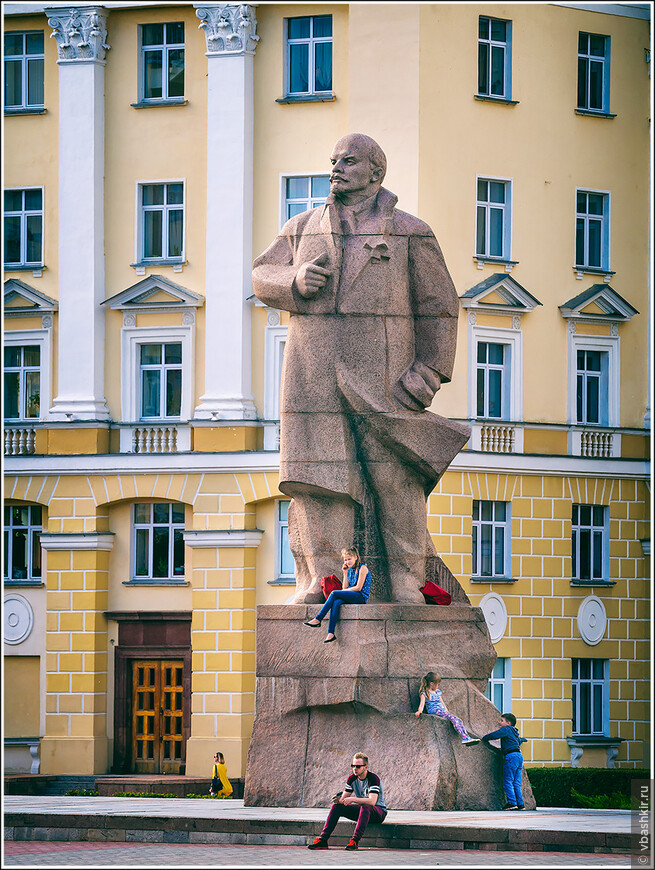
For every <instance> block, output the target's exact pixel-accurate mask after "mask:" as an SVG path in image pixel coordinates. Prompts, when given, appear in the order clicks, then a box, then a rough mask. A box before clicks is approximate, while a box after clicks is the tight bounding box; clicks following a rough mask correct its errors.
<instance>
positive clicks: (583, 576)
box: [571, 504, 609, 582]
mask: <svg viewBox="0 0 655 870" xmlns="http://www.w3.org/2000/svg"><path fill="white" fill-rule="evenodd" d="M571 535H572V537H571V559H572V570H571V573H572V577H573V579H574V580H588V581H594V580H597V581H599V582H602V581H603V580H608V579H609V510H608V508H607V507H605V506H603V505H591V504H574V505H573V509H572V513H571Z"/></svg>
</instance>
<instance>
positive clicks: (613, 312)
mask: <svg viewBox="0 0 655 870" xmlns="http://www.w3.org/2000/svg"><path fill="white" fill-rule="evenodd" d="M559 310H560V312H561V314H562V317H564V318H565V319H566V320H581V321H587V322H589V323H621V322H625V321H628V320H630V319H631V318H632V317H633V316H634V315H635V314H639V312H638V311H637V309H636V308H633V306H632V305H630V303H629V302H628V301H627V299H624V298H623V296H621V295H620V293H617V292H616V290H614V288H613V287H610V285H609V284H593V285H592V286H591V287H589V288H588V289H587V290H584V291H583V292H582V293H579V294H578V295H577V296H574V297H573V298H572V299H569V300H568V302H565V303H564V304H563V305H560V306H559Z"/></svg>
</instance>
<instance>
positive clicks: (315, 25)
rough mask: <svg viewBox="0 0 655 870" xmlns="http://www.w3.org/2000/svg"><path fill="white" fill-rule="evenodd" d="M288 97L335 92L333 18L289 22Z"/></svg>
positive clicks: (317, 16)
mask: <svg viewBox="0 0 655 870" xmlns="http://www.w3.org/2000/svg"><path fill="white" fill-rule="evenodd" d="M285 23H286V88H285V91H286V95H287V96H303V95H304V96H312V95H326V94H331V93H332V16H331V15H312V16H304V17H302V18H287V19H286V22H285Z"/></svg>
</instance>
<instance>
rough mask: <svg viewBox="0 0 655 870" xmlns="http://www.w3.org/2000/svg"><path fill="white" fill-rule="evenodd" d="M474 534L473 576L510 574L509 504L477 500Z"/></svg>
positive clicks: (506, 575)
mask: <svg viewBox="0 0 655 870" xmlns="http://www.w3.org/2000/svg"><path fill="white" fill-rule="evenodd" d="M472 536H473V540H472V544H473V547H472V550H473V553H472V555H473V572H472V573H473V576H474V577H489V578H494V577H504V578H505V577H509V576H510V575H511V564H512V559H511V542H512V526H511V519H510V504H509V503H507V502H504V501H482V500H478V499H474V500H473V525H472Z"/></svg>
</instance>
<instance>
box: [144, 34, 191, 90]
mask: <svg viewBox="0 0 655 870" xmlns="http://www.w3.org/2000/svg"><path fill="white" fill-rule="evenodd" d="M141 56H142V67H141V81H142V86H143V91H142V98H143V100H144V101H146V102H150V101H157V102H163V101H165V100H175V99H181V98H182V97H184V23H183V22H181V21H180V22H176V23H174V24H143V25H142V26H141Z"/></svg>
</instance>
